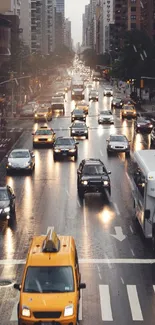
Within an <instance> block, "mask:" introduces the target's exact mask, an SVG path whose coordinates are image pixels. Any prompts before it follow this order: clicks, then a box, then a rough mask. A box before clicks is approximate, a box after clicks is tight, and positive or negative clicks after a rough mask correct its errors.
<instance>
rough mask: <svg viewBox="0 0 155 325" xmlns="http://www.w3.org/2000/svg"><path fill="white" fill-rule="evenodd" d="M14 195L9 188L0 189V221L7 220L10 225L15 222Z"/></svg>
mask: <svg viewBox="0 0 155 325" xmlns="http://www.w3.org/2000/svg"><path fill="white" fill-rule="evenodd" d="M15 217H16V212H15V195H14V193H13V190H12V189H11V187H10V186H8V185H7V186H4V187H0V220H8V224H9V225H11V224H12V223H13V221H14V220H15Z"/></svg>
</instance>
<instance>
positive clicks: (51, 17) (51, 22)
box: [47, 0, 55, 53]
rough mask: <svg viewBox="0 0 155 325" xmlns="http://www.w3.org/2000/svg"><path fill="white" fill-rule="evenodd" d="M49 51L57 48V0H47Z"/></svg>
mask: <svg viewBox="0 0 155 325" xmlns="http://www.w3.org/2000/svg"><path fill="white" fill-rule="evenodd" d="M47 37H48V53H51V52H53V51H54V50H55V1H54V0H47Z"/></svg>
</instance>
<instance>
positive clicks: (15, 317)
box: [10, 293, 19, 322]
mask: <svg viewBox="0 0 155 325" xmlns="http://www.w3.org/2000/svg"><path fill="white" fill-rule="evenodd" d="M14 301H15V303H14V306H13V309H12V314H11V318H10V322H15V321H17V320H18V319H17V306H18V302H19V293H18V294H17V296H16V298H15V299H14Z"/></svg>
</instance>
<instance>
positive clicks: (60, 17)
mask: <svg viewBox="0 0 155 325" xmlns="http://www.w3.org/2000/svg"><path fill="white" fill-rule="evenodd" d="M64 26H65V4H64V0H55V48H56V49H59V48H60V47H61V46H62V45H64Z"/></svg>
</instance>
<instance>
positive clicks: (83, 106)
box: [75, 100, 89, 114]
mask: <svg viewBox="0 0 155 325" xmlns="http://www.w3.org/2000/svg"><path fill="white" fill-rule="evenodd" d="M75 106H76V108H77V109H81V110H83V112H84V113H85V114H88V108H89V105H88V104H87V103H86V102H85V101H84V100H81V101H79V102H77V103H76V105H75Z"/></svg>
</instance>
